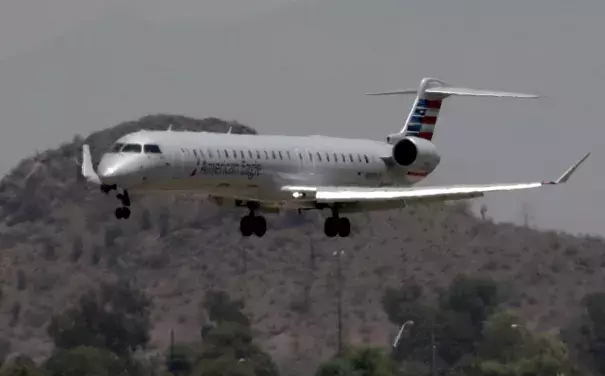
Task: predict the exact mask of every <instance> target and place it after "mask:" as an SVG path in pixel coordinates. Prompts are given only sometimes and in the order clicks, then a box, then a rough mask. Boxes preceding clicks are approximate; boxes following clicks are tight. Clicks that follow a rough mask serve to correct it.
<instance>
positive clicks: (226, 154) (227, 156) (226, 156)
mask: <svg viewBox="0 0 605 376" xmlns="http://www.w3.org/2000/svg"><path fill="white" fill-rule="evenodd" d="M223 151H224V152H225V158H227V159H229V152H228V151H227V150H223Z"/></svg>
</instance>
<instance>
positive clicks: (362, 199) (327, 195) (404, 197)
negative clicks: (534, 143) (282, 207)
mask: <svg viewBox="0 0 605 376" xmlns="http://www.w3.org/2000/svg"><path fill="white" fill-rule="evenodd" d="M589 155H590V153H587V154H586V155H584V157H582V159H580V160H579V161H578V162H576V163H575V164H574V165H573V166H571V167H570V168H569V169H568V170H567V171H565V173H564V174H563V175H561V176H560V177H559V178H558V179H557V180H551V181H536V182H528V183H508V184H484V185H452V186H441V187H439V186H437V187H379V188H367V187H338V186H325V187H322V186H317V187H313V186H285V187H283V188H282V190H285V191H290V192H292V194H293V195H294V197H302V196H304V197H308V198H311V197H314V198H315V200H316V201H317V202H318V203H343V204H346V203H357V204H363V203H376V202H382V203H385V202H393V203H394V202H397V201H405V202H413V201H433V200H436V201H449V200H461V199H468V198H474V197H480V196H483V195H484V194H485V193H487V192H498V191H514V190H521V189H529V188H538V187H542V186H545V185H557V184H563V183H566V182H567V181H568V180H569V178H570V177H571V175H572V174H573V173H574V172H575V170H576V169H577V168H578V167H579V166H580V165H581V164H582V163H583V162H584V161H585V160H586V159H587V158H588V156H589ZM309 196H310V197H309Z"/></svg>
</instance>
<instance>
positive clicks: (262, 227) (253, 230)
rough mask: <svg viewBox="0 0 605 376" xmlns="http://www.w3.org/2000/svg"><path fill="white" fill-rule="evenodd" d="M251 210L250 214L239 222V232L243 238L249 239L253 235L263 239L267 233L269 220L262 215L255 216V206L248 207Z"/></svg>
mask: <svg viewBox="0 0 605 376" xmlns="http://www.w3.org/2000/svg"><path fill="white" fill-rule="evenodd" d="M248 207H249V208H250V214H248V215H246V216H244V217H242V219H241V220H240V222H239V231H240V232H241V234H242V236H245V237H248V236H251V235H252V234H254V235H256V236H258V237H259V238H261V237H263V236H264V235H265V233H266V232H267V220H266V219H265V217H263V216H262V215H259V216H256V215H254V210H255V207H254V206H250V205H249V206H248Z"/></svg>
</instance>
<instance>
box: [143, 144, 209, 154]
mask: <svg viewBox="0 0 605 376" xmlns="http://www.w3.org/2000/svg"><path fill="white" fill-rule="evenodd" d="M145 146H147V145H145ZM193 155H195V156H196V157H197V150H195V149H193Z"/></svg>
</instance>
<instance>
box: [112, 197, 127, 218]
mask: <svg viewBox="0 0 605 376" xmlns="http://www.w3.org/2000/svg"><path fill="white" fill-rule="evenodd" d="M116 198H117V199H118V200H120V202H121V203H122V206H121V207H118V208H116V211H115V215H116V218H117V219H122V218H123V219H128V218H130V208H129V206H130V197H129V196H128V191H126V190H124V191H123V193H118V194H116Z"/></svg>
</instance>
